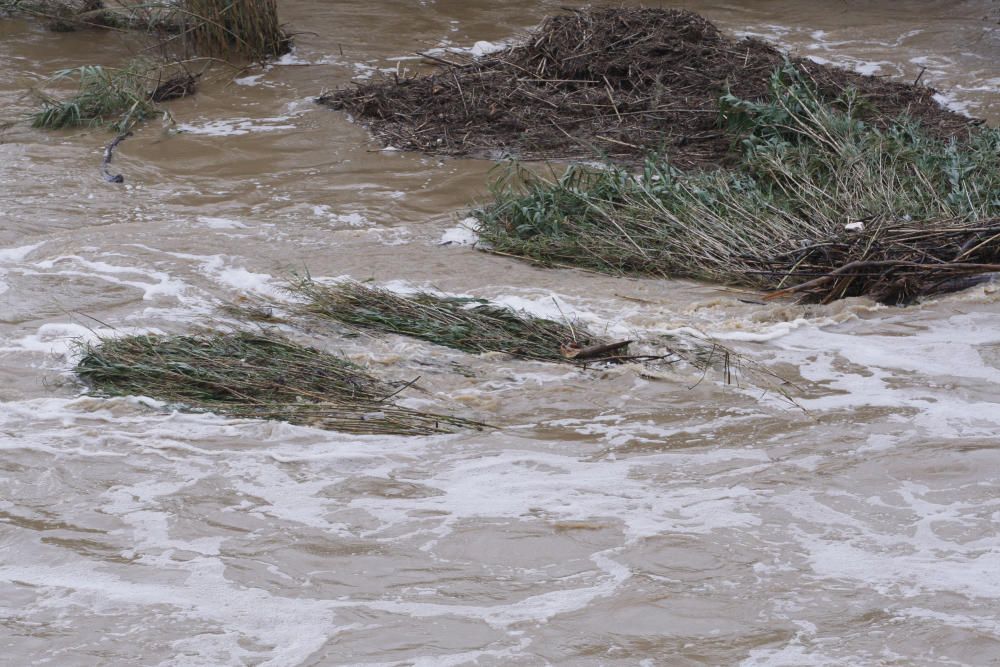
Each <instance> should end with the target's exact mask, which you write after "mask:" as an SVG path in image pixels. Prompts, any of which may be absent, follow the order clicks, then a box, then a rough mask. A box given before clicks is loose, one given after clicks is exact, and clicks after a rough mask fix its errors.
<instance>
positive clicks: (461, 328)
mask: <svg viewBox="0 0 1000 667" xmlns="http://www.w3.org/2000/svg"><path fill="white" fill-rule="evenodd" d="M289 291H291V292H292V293H293V294H295V295H297V296H298V297H299V298H301V299H302V301H303V303H302V309H303V310H305V311H306V312H308V313H311V314H313V315H317V316H319V317H322V318H327V319H331V320H335V321H337V322H341V323H343V324H347V325H350V326H354V327H357V328H359V329H364V330H368V331H375V332H379V333H391V334H397V335H402V336H409V337H411V338H416V339H418V340H424V341H427V342H430V343H434V344H436V345H443V346H445V347H450V348H453V349H457V350H462V351H464V352H470V353H473V354H478V353H483V352H502V353H505V354H509V355H511V356H514V357H518V358H522V359H533V360H536V361H545V362H563V363H572V364H578V365H580V366H584V367H586V366H589V365H591V364H599V363H623V362H639V363H645V364H653V365H656V364H667V365H669V364H674V363H678V362H683V363H685V364H687V365H689V366H690V367H692V368H694V369H696V370H697V371H700V372H701V373H702V377H704V376H705V374H707V373H708V372H709V371H718V372H719V373H720V375H721V376H722V379H723V381H724V383H725V384H727V385H729V384H733V385H741V384H742V383H743V382H744V380H745V381H747V382H749V383H750V384H752V385H754V386H757V387H760V388H763V389H765V390H768V391H773V392H775V393H777V394H780V395H782V396H784V397H785V398H786V399H787V400H789V401H791V402H792V403H794V401H792V399H791V398H790V397H789V395H788V392H787V391H786V388H785V387H786V386H788V384H789V383H788V382H787V381H786V380H784V378H781V377H779V376H778V375H776V374H775V373H773V372H771V371H769V370H768V369H766V368H764V367H762V366H760V365H759V364H756V363H754V362H752V361H750V360H749V359H746V358H745V357H744V356H743V355H741V354H739V353H737V352H735V351H733V350H731V349H729V348H727V347H725V346H723V345H721V344H719V343H718V342H716V341H714V340H712V339H711V338H709V337H707V336H695V335H691V334H682V333H674V334H669V335H658V336H653V337H652V338H651V339H650V340H648V341H637V340H628V341H620V342H611V341H609V339H607V338H605V337H602V336H597V335H595V334H594V333H593V332H591V331H589V330H588V329H587V327H585V326H584V325H583V324H582V323H580V322H571V321H566V322H556V321H554V320H548V319H545V318H540V317H535V316H533V315H530V314H528V313H525V312H523V311H518V310H514V309H512V308H509V307H505V306H499V305H496V304H492V303H490V302H489V301H486V300H484V299H475V298H469V297H455V296H443V295H437V294H429V293H427V292H418V293H416V294H411V295H402V294H397V293H395V292H392V291H389V290H387V289H384V288H379V287H374V286H369V285H365V284H362V283H359V282H355V281H350V280H348V281H340V282H337V283H334V284H329V285H327V284H321V283H318V282H316V281H314V280H312V279H311V278H309V277H304V278H296V279H295V280H293V281H292V282H291V283H290V285H289ZM629 345H636V346H640V347H641V348H642V350H641V351H639V352H638V353H631V352H628V351H627V350H626V347H627V346H629Z"/></svg>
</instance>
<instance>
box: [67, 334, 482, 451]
mask: <svg viewBox="0 0 1000 667" xmlns="http://www.w3.org/2000/svg"><path fill="white" fill-rule="evenodd" d="M81 352H82V355H81V358H80V361H79V363H78V364H77V366H76V374H77V375H78V376H79V377H80V379H82V380H83V381H84V382H86V383H87V384H88V385H89V386H90V387H92V388H93V389H94V390H95V391H97V392H99V393H101V394H104V395H110V396H129V395H136V396H148V397H150V398H154V399H156V400H160V401H165V402H167V403H170V404H176V405H179V406H181V407H185V408H187V409H194V410H199V411H211V412H216V413H219V414H223V415H229V416H235V417H251V418H257V419H275V420H282V421H287V422H291V423H293V424H304V425H307V426H315V427H319V428H327V429H333V430H338V431H347V432H351V433H396V434H403V435H424V434H431V433H446V432H451V431H454V430H456V429H459V428H467V427H472V428H479V427H481V426H482V425H480V424H476V423H474V422H470V421H467V420H464V419H460V418H457V417H449V416H445V415H437V414H431V413H426V412H420V411H418V410H412V409H409V408H404V407H400V406H397V405H394V404H392V403H391V402H390V400H389V399H391V398H392V397H393V396H394V395H395V394H397V393H398V392H399V389H400V388H399V387H394V386H392V385H390V384H387V383H385V382H382V381H380V380H378V379H376V378H374V377H372V376H371V375H369V374H368V373H366V372H365V371H364V370H362V369H361V368H360V367H358V366H356V365H355V364H352V363H351V362H349V361H347V360H346V359H343V358H341V357H338V356H334V355H332V354H328V353H326V352H322V351H320V350H317V349H314V348H309V347H304V346H302V345H298V344H296V343H293V342H291V341H289V340H286V339H284V338H281V337H278V336H275V335H268V334H259V333H248V332H237V333H216V334H212V335H207V336H156V335H140V336H122V337H119V338H106V339H103V340H100V341H98V342H97V343H94V344H85V345H83V347H82V350H81ZM404 388H405V385H404Z"/></svg>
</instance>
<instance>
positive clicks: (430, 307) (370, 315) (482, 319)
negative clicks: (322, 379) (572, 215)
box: [291, 278, 625, 361]
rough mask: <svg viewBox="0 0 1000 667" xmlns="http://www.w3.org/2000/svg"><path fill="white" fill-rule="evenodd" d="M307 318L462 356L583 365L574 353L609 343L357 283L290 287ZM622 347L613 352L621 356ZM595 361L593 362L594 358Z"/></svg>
mask: <svg viewBox="0 0 1000 667" xmlns="http://www.w3.org/2000/svg"><path fill="white" fill-rule="evenodd" d="M291 289H292V291H293V292H295V293H296V294H298V295H299V296H301V297H303V298H304V299H305V307H306V310H308V312H311V313H314V314H316V315H320V316H322V317H327V318H330V319H334V320H337V321H339V322H343V323H345V324H351V325H354V326H357V327H361V328H363V329H369V330H375V331H380V332H383V333H395V334H401V335H404V336H412V337H414V338H419V339H421V340H426V341H429V342H431V343H436V344H438V345H444V346H445V347H451V348H455V349H458V350H462V351H464V352H472V353H480V352H505V353H507V354H511V355H513V356H515V357H522V358H525V359H539V360H543V361H583V358H582V357H579V355H574V354H571V353H570V350H573V349H580V348H593V347H595V346H597V347H600V346H602V345H604V346H606V345H608V344H609V343H610V341H608V340H606V339H603V338H601V337H599V336H595V335H593V334H591V333H590V332H588V331H587V330H586V328H585V327H583V326H574V325H572V324H569V323H562V322H556V321H554V320H549V319H545V318H542V317H534V316H532V315H529V314H527V313H524V312H519V311H516V310H513V309H511V308H506V307H503V306H497V305H493V304H490V303H489V302H488V301H485V300H483V299H472V298H465V297H453V296H439V295H436V294H430V293H427V292H420V293H417V294H413V295H401V294H396V293H395V292H391V291H389V290H386V289H382V288H379V287H373V286H369V285H364V284H361V283H357V282H353V281H343V282H339V283H336V284H333V285H324V284H321V283H317V282H314V281H312V280H309V279H308V278H305V279H301V280H296V281H295V282H293V283H292V285H291ZM622 347H625V346H620V347H619V348H618V349H617V350H613V352H615V353H616V354H620V353H621V348H622ZM591 360H593V358H592V357H591Z"/></svg>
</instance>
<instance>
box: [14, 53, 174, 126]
mask: <svg viewBox="0 0 1000 667" xmlns="http://www.w3.org/2000/svg"><path fill="white" fill-rule="evenodd" d="M157 69H158V68H157V67H156V66H155V65H153V64H151V63H150V62H148V61H146V60H143V59H137V60H134V61H132V62H131V63H129V64H128V65H126V66H125V67H122V68H111V67H101V66H100V65H84V66H82V67H74V68H72V69H66V70H61V71H59V72H56V74H55V75H54V76H53V77H52V80H53V81H54V82H56V81H60V80H64V79H76V80H77V82H78V88H77V91H76V93H74V94H73V95H71V96H69V97H67V98H57V97H54V96H52V95H49V94H47V93H40V94H39V95H40V97H41V109H39V110H38V111H37V112H35V113H34V114H33V115H32V117H31V124H32V127H37V128H44V129H50V130H55V129H62V128H70V127H80V126H97V125H108V126H109V127H111V128H112V129H113V130H115V131H117V132H125V131H127V130H128V129H130V128H131V127H132V126H133V125H135V124H136V123H138V122H141V121H142V120H145V119H146V118H149V117H151V116H153V115H155V114H157V113H158V111H157V107H156V103H155V102H154V101H153V94H152V92H150V81H151V80H153V79H154V77H155V74H156V71H157Z"/></svg>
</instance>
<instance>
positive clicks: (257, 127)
mask: <svg viewBox="0 0 1000 667" xmlns="http://www.w3.org/2000/svg"><path fill="white" fill-rule="evenodd" d="M292 119H293V116H273V117H269V118H225V119H217V120H206V121H198V122H191V123H178V124H177V131H178V132H186V133H187V134H195V135H204V136H212V137H233V136H242V135H247V134H250V133H251V132H282V131H286V130H294V129H295V128H296V126H295V125H294V124H292V123H289V122H288V121H290V120H292Z"/></svg>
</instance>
